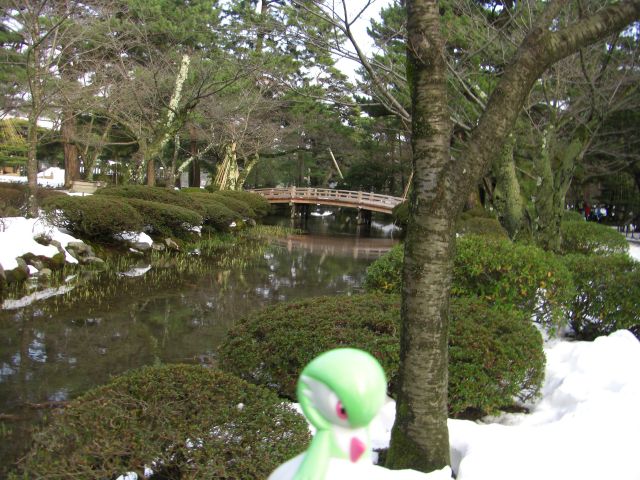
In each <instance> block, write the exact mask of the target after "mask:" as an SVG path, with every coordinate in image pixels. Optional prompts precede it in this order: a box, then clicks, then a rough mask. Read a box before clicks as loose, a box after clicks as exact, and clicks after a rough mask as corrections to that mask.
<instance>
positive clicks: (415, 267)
mask: <svg viewBox="0 0 640 480" xmlns="http://www.w3.org/2000/svg"><path fill="white" fill-rule="evenodd" d="M565 4H566V2H565V1H563V0H551V1H550V2H549V3H547V5H546V9H545V11H544V12H543V13H542V14H541V15H540V16H539V18H538V21H537V23H536V24H535V25H534V28H533V29H532V31H531V32H530V33H529V34H528V35H527V36H526V37H525V39H524V40H523V42H522V44H521V46H520V47H519V49H518V51H517V53H516V55H515V57H514V59H513V61H512V62H511V63H510V64H509V65H508V66H507V67H506V68H505V70H504V73H503V75H502V77H501V78H500V81H499V83H498V85H497V86H496V88H495V90H494V91H493V92H492V94H491V96H490V98H489V101H488V102H487V107H486V109H485V111H484V112H483V114H482V116H481V117H480V120H479V122H478V124H477V126H476V128H475V129H474V131H473V132H472V135H471V138H470V141H469V143H468V147H467V149H466V151H465V153H466V155H465V156H464V157H462V158H458V159H453V158H452V157H451V156H450V152H449V142H450V134H451V125H450V124H449V120H448V117H449V115H448V108H447V102H446V76H445V72H446V64H445V62H444V58H443V54H444V45H443V39H442V35H441V31H440V15H439V11H438V4H437V0H412V1H411V0H409V1H407V32H408V42H407V60H408V61H407V70H408V77H409V83H410V86H411V96H412V108H413V111H412V142H411V143H412V149H413V165H414V179H413V191H412V194H411V203H410V218H409V226H408V233H407V239H406V241H405V261H404V267H403V289H402V297H403V299H402V310H401V318H402V325H401V338H400V371H399V377H400V378H399V392H398V399H397V410H396V422H395V424H394V427H393V430H392V434H391V446H390V450H389V453H388V458H387V465H389V466H390V467H392V468H414V469H416V470H420V471H430V470H434V469H437V468H441V467H442V466H444V465H446V464H448V463H449V439H448V431H447V423H446V422H447V381H448V377H447V368H448V355H447V341H448V316H447V311H448V306H449V293H450V287H451V266H452V255H453V250H454V245H455V244H454V240H455V239H454V222H455V219H456V218H457V217H458V215H459V213H460V211H461V210H462V206H463V204H464V202H465V201H466V199H467V195H468V193H469V191H470V190H471V188H473V187H474V186H475V185H477V183H478V182H479V180H480V179H481V178H482V176H483V175H484V174H485V172H486V171H487V170H488V169H489V166H490V164H491V161H492V160H493V159H494V158H495V154H496V152H495V148H496V145H498V146H499V145H502V144H503V143H504V141H505V140H506V138H507V136H508V135H509V133H510V132H511V128H512V126H513V125H514V124H515V122H516V119H517V116H518V114H519V113H520V111H521V109H522V106H523V105H524V102H525V100H526V99H527V96H528V95H529V92H530V90H531V88H532V86H533V84H534V83H535V81H536V80H537V79H538V78H539V77H540V75H541V74H542V73H543V72H544V71H545V70H546V69H547V68H548V67H549V66H550V65H551V64H553V63H554V62H556V61H558V60H560V59H561V58H564V57H565V56H567V55H569V54H571V53H573V52H575V51H576V50H577V49H578V48H580V47H583V46H586V45H589V44H591V43H593V42H595V41H597V40H599V39H602V38H604V37H606V36H607V35H608V34H610V33H613V32H616V31H619V30H621V29H623V28H624V27H626V26H627V25H628V24H629V23H630V22H632V21H634V20H636V19H637V18H638V17H639V16H640V0H631V1H627V2H620V3H615V4H612V5H610V6H608V7H605V8H603V9H601V10H600V11H599V12H598V13H596V14H594V15H592V16H591V17H588V18H586V19H584V20H581V21H579V22H576V23H575V24H573V25H571V26H570V27H568V28H565V29H554V30H551V28H550V26H551V25H552V22H553V19H554V18H555V17H556V16H557V14H558V12H559V11H560V10H561V9H562V7H563V6H564V5H565Z"/></svg>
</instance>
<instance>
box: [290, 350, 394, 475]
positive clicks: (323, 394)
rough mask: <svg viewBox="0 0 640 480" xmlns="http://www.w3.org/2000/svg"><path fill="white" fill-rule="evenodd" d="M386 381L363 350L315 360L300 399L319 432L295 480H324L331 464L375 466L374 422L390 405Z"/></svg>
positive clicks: (307, 370)
mask: <svg viewBox="0 0 640 480" xmlns="http://www.w3.org/2000/svg"><path fill="white" fill-rule="evenodd" d="M386 391H387V381H386V378H385V375H384V371H383V370H382V367H381V366H380V364H379V363H378V361H377V360H376V359H375V358H373V357H372V356H371V355H369V354H368V353H366V352H363V351H362V350H357V349H354V348H339V349H335V350H330V351H328V352H325V353H323V354H322V355H320V356H318V357H316V358H315V359H314V360H312V361H311V362H310V363H309V364H308V365H307V366H306V367H305V368H304V370H303V371H302V373H301V375H300V379H299V380H298V386H297V395H298V401H299V402H300V406H301V407H302V411H303V412H304V414H305V416H306V417H307V419H308V420H309V422H310V423H311V424H312V425H313V426H314V427H315V428H316V429H317V431H316V434H315V436H314V437H313V440H312V441H311V445H309V448H308V449H307V451H306V452H305V453H304V458H303V460H302V463H301V464H300V467H299V468H298V470H297V472H296V473H295V474H294V476H293V479H294V480H325V476H326V473H327V469H328V466H329V462H330V461H331V460H332V459H340V460H347V461H350V462H353V463H357V462H361V461H362V462H364V463H368V464H371V456H370V450H371V442H370V437H369V428H368V427H369V423H370V422H371V420H373V418H374V417H375V416H376V415H377V413H378V411H379V410H380V408H381V407H382V405H383V404H384V402H385V398H386Z"/></svg>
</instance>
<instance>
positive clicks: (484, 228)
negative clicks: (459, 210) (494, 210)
mask: <svg viewBox="0 0 640 480" xmlns="http://www.w3.org/2000/svg"><path fill="white" fill-rule="evenodd" d="M456 232H457V233H459V234H461V235H469V234H473V235H484V236H487V237H495V238H505V239H506V238H509V234H508V233H507V231H506V230H505V228H504V227H503V226H502V225H501V224H500V222H499V221H498V219H497V218H487V217H478V216H469V217H467V218H464V219H463V218H461V219H460V220H459V221H458V223H457V224H456Z"/></svg>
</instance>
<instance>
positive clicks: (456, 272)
mask: <svg viewBox="0 0 640 480" xmlns="http://www.w3.org/2000/svg"><path fill="white" fill-rule="evenodd" d="M572 292H573V283H572V277H571V274H570V272H569V271H568V270H567V269H566V268H565V266H564V265H563V263H562V262H561V261H560V259H559V258H558V257H556V256H555V255H553V254H551V253H549V252H545V251H544V250H542V249H541V248H538V247H536V246H534V245H523V244H518V243H513V242H511V241H509V240H507V239H498V238H488V237H486V236H484V237H481V236H477V235H465V236H464V237H461V238H459V239H458V241H457V248H456V255H455V259H454V266H453V285H452V289H451V293H452V294H453V295H455V296H458V297H466V296H478V297H481V298H484V299H486V300H487V301H489V302H492V303H494V304H496V305H507V306H511V305H513V306H515V307H517V308H520V309H522V310H523V311H524V312H527V313H529V314H531V315H532V317H533V319H534V320H535V321H537V322H538V323H541V324H544V325H546V326H551V327H553V326H556V325H558V324H560V323H561V321H562V320H563V318H564V314H565V312H564V306H565V304H566V302H567V300H568V299H569V298H570V296H571V294H572Z"/></svg>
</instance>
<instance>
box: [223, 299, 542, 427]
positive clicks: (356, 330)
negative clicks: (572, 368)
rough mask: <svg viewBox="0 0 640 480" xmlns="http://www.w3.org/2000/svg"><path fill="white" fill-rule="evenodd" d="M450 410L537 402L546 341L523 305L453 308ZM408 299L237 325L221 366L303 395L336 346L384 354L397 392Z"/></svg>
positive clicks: (302, 304)
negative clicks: (306, 378) (307, 377)
mask: <svg viewBox="0 0 640 480" xmlns="http://www.w3.org/2000/svg"><path fill="white" fill-rule="evenodd" d="M451 312H452V313H451V317H452V320H451V332H450V342H449V351H450V355H451V356H450V365H449V371H450V375H449V378H450V383H449V395H450V396H449V412H450V414H452V415H466V414H470V413H471V412H472V411H473V413H474V414H475V413H477V412H478V411H482V412H493V411H495V410H496V409H499V408H500V407H503V406H508V405H511V404H512V398H513V397H514V396H520V398H521V399H523V400H524V399H529V398H531V397H532V396H533V395H535V394H536V393H537V391H538V389H539V387H540V384H541V382H542V376H543V372H544V354H543V351H542V337H541V336H540V333H539V332H538V331H537V329H536V328H535V327H534V326H533V325H531V324H530V323H529V322H527V321H526V315H525V314H523V313H522V312H519V311H518V310H517V309H515V308H507V307H502V308H495V307H491V306H490V305H489V304H488V303H486V302H484V301H482V300H480V299H455V300H454V301H453V302H452V305H451ZM399 322H400V298H399V297H398V296H396V295H380V294H366V295H354V296H349V297H320V298H312V299H307V300H303V301H295V302H288V303H282V304H278V305H275V306H273V307H268V308H266V309H263V310H261V311H258V312H256V313H253V314H251V315H249V316H248V317H245V318H244V319H243V320H241V321H240V322H239V323H238V324H236V325H235V326H234V327H233V328H232V329H231V331H230V332H229V335H228V337H227V340H226V342H225V343H224V344H223V346H222V347H221V350H220V356H221V359H220V366H221V368H223V369H224V370H227V371H229V372H232V373H235V374H237V375H240V376H241V377H242V378H244V379H246V380H248V381H250V382H253V383H256V384H259V385H266V386H269V387H271V388H274V389H276V390H277V391H278V393H279V394H281V395H284V396H286V397H289V398H292V399H293V398H294V397H295V385H296V382H297V379H298V375H299V373H300V371H301V370H302V368H303V367H304V365H306V364H307V363H308V362H309V361H310V360H311V359H313V358H314V357H315V356H316V355H318V354H319V353H321V352H323V351H326V350H328V349H331V348H335V347H356V348H361V349H363V350H366V351H368V352H370V353H371V354H372V355H373V356H374V357H376V358H377V359H378V360H379V361H380V363H381V365H382V366H383V368H384V369H385V372H386V374H387V378H388V379H389V380H390V389H391V392H392V393H393V391H394V386H395V379H396V375H397V371H398V362H399V348H400V347H399V335H400V333H399V332H400V325H399Z"/></svg>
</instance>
